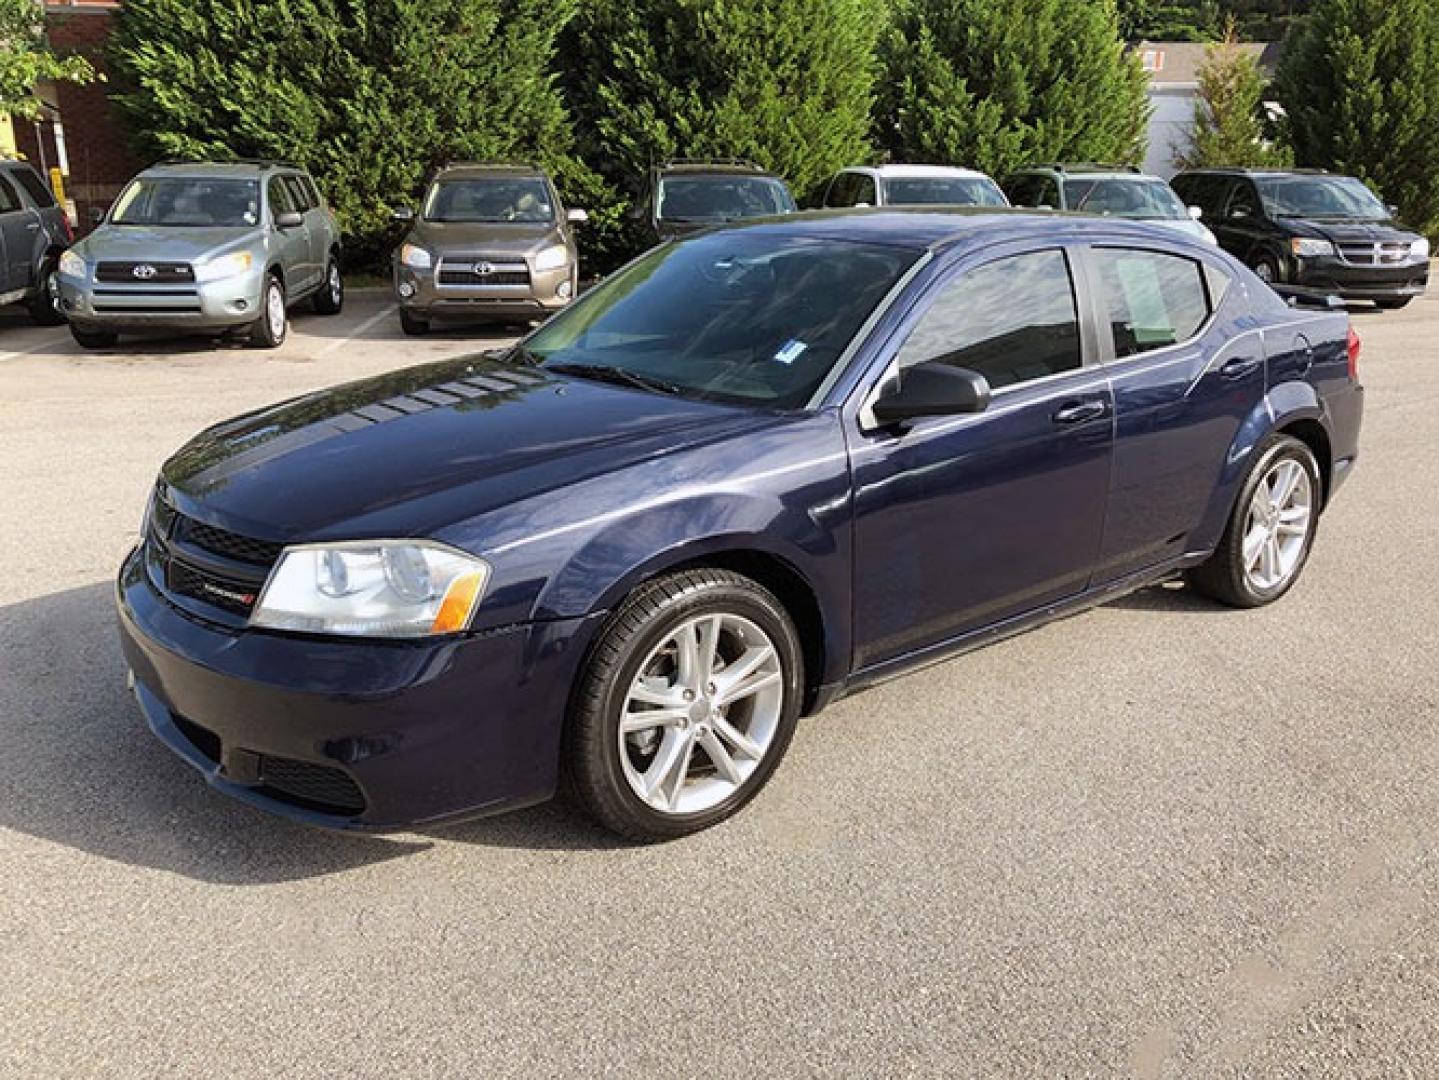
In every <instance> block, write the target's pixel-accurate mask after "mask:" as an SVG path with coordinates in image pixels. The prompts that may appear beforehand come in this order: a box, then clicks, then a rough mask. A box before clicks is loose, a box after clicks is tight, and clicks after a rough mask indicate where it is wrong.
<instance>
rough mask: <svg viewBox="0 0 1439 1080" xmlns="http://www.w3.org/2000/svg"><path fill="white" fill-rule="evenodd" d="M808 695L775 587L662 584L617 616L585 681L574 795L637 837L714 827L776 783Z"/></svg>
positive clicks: (575, 710)
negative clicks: (772, 589)
mask: <svg viewBox="0 0 1439 1080" xmlns="http://www.w3.org/2000/svg"><path fill="white" fill-rule="evenodd" d="M803 696H804V661H803V653H802V650H801V648H800V643H799V637H798V635H797V633H796V631H795V628H794V623H793V622H792V620H791V619H790V617H789V615H788V613H786V611H785V609H784V607H783V605H781V604H780V602H779V601H778V600H777V599H775V597H774V596H773V595H772V594H771V593H770V592H769V591H768V590H766V589H764V588H763V587H761V586H760V585H758V584H757V583H755V582H754V581H751V580H750V579H748V578H745V577H741V576H740V575H738V574H733V573H729V572H728V571H723V570H710V569H701V570H687V571H682V572H680V573H675V574H671V575H668V576H666V577H662V578H658V579H656V580H655V581H652V582H650V583H649V584H647V585H645V586H643V587H641V588H640V589H639V590H638V591H636V592H635V593H634V594H633V595H632V596H631V597H630V598H629V599H628V600H627V601H625V603H624V605H623V606H622V607H621V608H620V609H619V610H618V612H616V614H615V615H614V617H613V618H612V619H611V621H610V623H609V625H608V627H607V628H606V629H605V630H604V631H603V633H602V634H601V637H600V639H599V642H598V644H597V645H596V646H595V649H594V651H593V652H592V654H591V655H590V658H589V660H588V662H587V666H586V668H585V670H584V671H583V673H582V674H581V676H580V683H579V688H578V690H577V691H576V694H575V698H574V701H573V703H572V707H571V715H570V722H569V725H568V728H567V731H566V747H565V753H566V762H565V764H566V768H567V771H568V774H569V778H570V780H571V783H572V786H573V788H574V793H575V795H576V796H577V798H578V800H579V802H580V804H581V805H582V807H583V808H584V809H585V810H587V811H588V812H589V813H590V814H591V815H592V816H594V817H595V818H596V819H598V820H599V821H600V822H601V823H602V824H603V825H605V826H606V827H607V828H609V829H611V830H613V831H615V832H617V833H620V834H621V835H623V836H627V837H630V838H632V839H639V840H668V839H672V838H674V837H679V836H686V835H688V834H690V833H694V832H698V831H699V830H701V829H706V828H708V827H709V826H711V825H714V824H716V823H717V822H720V821H723V820H724V819H725V818H727V817H729V816H731V815H732V814H734V813H736V812H737V811H738V810H739V809H740V808H741V807H742V806H744V805H745V804H746V803H747V802H749V800H750V799H752V798H754V796H755V795H756V794H758V793H759V791H760V789H761V788H762V787H763V786H764V785H765V783H766V782H767V781H768V780H769V778H770V776H771V775H772V774H773V773H774V770H775V769H776V768H777V767H778V766H779V762H780V759H781V758H783V757H784V753H785V750H786V749H788V747H789V743H790V739H791V738H792V737H793V735H794V730H795V726H796V724H797V723H798V719H799V713H800V706H801V703H802V699H803Z"/></svg>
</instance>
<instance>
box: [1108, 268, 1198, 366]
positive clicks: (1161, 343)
mask: <svg viewBox="0 0 1439 1080" xmlns="http://www.w3.org/2000/svg"><path fill="white" fill-rule="evenodd" d="M1094 257H1095V262H1096V264H1097V265H1098V267H1099V274H1100V279H1101V281H1102V283H1103V287H1104V302H1105V305H1106V308H1107V310H1108V314H1109V327H1110V330H1111V332H1112V333H1113V335H1114V355H1115V356H1116V357H1117V358H1119V359H1121V360H1122V359H1124V358H1125V357H1126V356H1137V355H1139V354H1140V353H1146V352H1150V351H1152V350H1154V349H1163V348H1165V347H1166V346H1169V345H1177V344H1179V343H1180V342H1182V341H1188V340H1189V339H1190V338H1192V337H1193V336H1194V335H1195V334H1197V333H1198V332H1199V328H1200V327H1202V326H1203V325H1204V323H1205V322H1206V321H1207V320H1208V318H1209V294H1208V292H1207V290H1206V287H1205V278H1204V268H1203V266H1202V265H1201V264H1200V263H1198V262H1195V261H1194V260H1193V259H1186V258H1184V257H1183V256H1180V255H1168V254H1165V253H1163V252H1158V251H1139V250H1135V249H1130V248H1097V249H1096V250H1095V252H1094Z"/></svg>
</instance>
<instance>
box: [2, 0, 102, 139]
mask: <svg viewBox="0 0 1439 1080" xmlns="http://www.w3.org/2000/svg"><path fill="white" fill-rule="evenodd" d="M44 10H45V9H44V8H42V7H41V6H40V5H38V4H36V3H35V0H0V114H4V113H10V114H12V115H14V116H18V117H21V118H23V119H26V120H33V119H34V118H35V117H37V116H39V115H40V111H41V105H40V99H39V98H38V97H36V96H35V85H36V84H37V83H39V82H41V81H43V80H56V81H60V82H72V83H88V82H93V81H94V79H95V69H94V68H93V67H91V65H90V62H89V61H88V60H86V59H85V58H84V57H82V56H57V55H56V54H55V53H54V52H53V51H52V50H51V49H50V47H49V45H48V44H47V43H46V41H45V14H44Z"/></svg>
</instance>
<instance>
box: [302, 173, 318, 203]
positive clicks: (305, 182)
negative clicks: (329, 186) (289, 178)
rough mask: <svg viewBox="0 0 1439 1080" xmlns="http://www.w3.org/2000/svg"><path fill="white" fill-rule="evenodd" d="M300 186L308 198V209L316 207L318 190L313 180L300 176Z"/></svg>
mask: <svg viewBox="0 0 1439 1080" xmlns="http://www.w3.org/2000/svg"><path fill="white" fill-rule="evenodd" d="M300 186H301V187H303V188H304V189H305V195H306V196H307V197H308V198H309V200H310V209H311V210H314V209H317V208H318V207H319V205H320V192H319V191H318V190H317V189H316V188H315V181H313V180H311V179H310V178H309V177H308V176H301V177H300Z"/></svg>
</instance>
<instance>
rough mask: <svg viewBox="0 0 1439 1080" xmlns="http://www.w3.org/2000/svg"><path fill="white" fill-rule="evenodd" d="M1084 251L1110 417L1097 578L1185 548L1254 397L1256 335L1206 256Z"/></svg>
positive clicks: (1260, 383)
mask: <svg viewBox="0 0 1439 1080" xmlns="http://www.w3.org/2000/svg"><path fill="white" fill-rule="evenodd" d="M1084 257H1085V261H1086V262H1087V264H1088V265H1089V267H1090V274H1089V276H1090V278H1091V280H1093V281H1094V282H1095V283H1096V286H1097V288H1096V290H1095V296H1094V299H1095V304H1096V306H1097V309H1098V321H1099V322H1100V323H1101V324H1106V325H1107V326H1108V332H1107V333H1105V334H1102V335H1101V342H1100V345H1101V350H1102V352H1103V353H1104V356H1105V367H1106V368H1107V369H1108V372H1109V377H1110V381H1111V383H1112V384H1113V387H1114V407H1115V415H1116V428H1115V443H1114V469H1113V478H1112V481H1111V484H1110V490H1109V495H1108V500H1107V502H1108V506H1109V514H1108V518H1107V519H1106V523H1105V527H1104V542H1103V545H1102V548H1101V552H1100V557H1099V565H1098V568H1097V570H1096V574H1095V584H1096V585H1100V584H1104V583H1106V582H1109V581H1115V580H1118V579H1120V578H1123V577H1125V576H1126V575H1128V574H1131V573H1135V572H1137V571H1141V570H1144V569H1146V568H1149V567H1153V566H1158V565H1159V564H1161V563H1164V562H1167V561H1169V560H1171V559H1175V558H1177V557H1179V556H1181V555H1183V554H1185V553H1186V551H1188V550H1192V548H1191V546H1190V545H1191V543H1192V542H1193V541H1192V540H1191V536H1192V534H1193V533H1194V530H1195V529H1196V527H1197V526H1198V525H1199V524H1200V523H1201V521H1203V520H1205V519H1206V514H1207V511H1208V510H1209V509H1210V504H1211V501H1212V500H1213V498H1214V497H1215V493H1216V490H1217V489H1218V487H1219V482H1220V477H1221V474H1222V473H1223V472H1224V470H1225V469H1226V467H1227V466H1228V464H1229V460H1228V459H1229V449H1230V447H1231V446H1232V445H1233V443H1234V440H1235V437H1236V436H1237V435H1238V432H1239V427H1240V425H1241V424H1242V423H1243V422H1244V420H1245V419H1246V418H1247V417H1248V416H1249V415H1250V413H1251V412H1252V411H1253V410H1254V408H1255V407H1256V406H1257V405H1258V404H1259V402H1260V401H1261V400H1262V398H1263V397H1264V392H1265V369H1264V341H1263V339H1262V337H1261V334H1260V333H1259V331H1257V330H1255V329H1251V328H1249V327H1248V325H1247V322H1246V319H1245V313H1244V305H1243V303H1242V302H1241V297H1242V290H1241V289H1240V288H1239V287H1238V285H1237V284H1236V283H1235V282H1234V281H1233V280H1232V279H1231V278H1230V276H1229V274H1228V272H1227V271H1225V270H1224V269H1222V268H1221V265H1220V264H1219V263H1217V262H1216V263H1209V262H1206V261H1204V260H1202V259H1198V258H1195V257H1193V255H1192V254H1190V253H1186V252H1182V251H1179V250H1166V249H1164V248H1162V247H1159V246H1155V247H1150V246H1148V245H1143V246H1141V245H1136V244H1134V243H1132V242H1126V243H1124V244H1119V243H1116V244H1115V245H1112V246H1110V245H1095V246H1094V247H1093V248H1091V249H1090V250H1088V251H1087V252H1085V255H1084ZM1231 294H1232V295H1231ZM1227 300H1232V301H1233V302H1232V303H1228V304H1226V301H1227Z"/></svg>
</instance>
